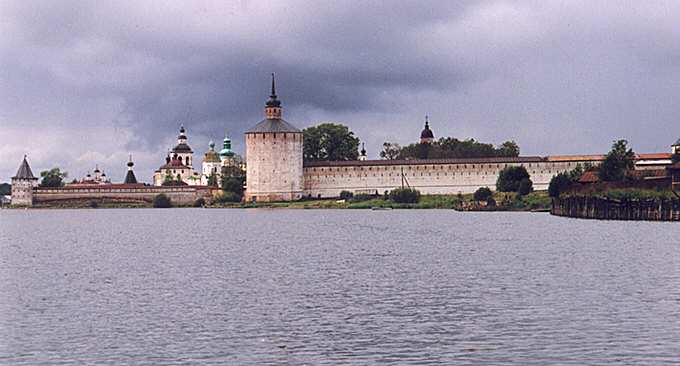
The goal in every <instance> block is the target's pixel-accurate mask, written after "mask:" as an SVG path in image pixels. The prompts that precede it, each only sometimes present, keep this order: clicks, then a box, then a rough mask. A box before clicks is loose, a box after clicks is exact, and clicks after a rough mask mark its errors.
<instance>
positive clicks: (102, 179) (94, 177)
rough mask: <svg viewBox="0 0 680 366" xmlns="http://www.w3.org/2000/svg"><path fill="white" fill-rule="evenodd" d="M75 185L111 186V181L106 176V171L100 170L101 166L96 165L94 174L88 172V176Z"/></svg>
mask: <svg viewBox="0 0 680 366" xmlns="http://www.w3.org/2000/svg"><path fill="white" fill-rule="evenodd" d="M72 184H73V183H72ZM75 184H111V180H110V179H109V178H108V177H107V176H106V173H104V170H99V165H95V168H94V170H93V171H92V174H90V172H87V174H85V176H84V177H83V178H81V179H80V181H79V182H77V183H75Z"/></svg>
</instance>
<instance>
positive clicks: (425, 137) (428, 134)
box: [420, 116, 434, 144]
mask: <svg viewBox="0 0 680 366" xmlns="http://www.w3.org/2000/svg"><path fill="white" fill-rule="evenodd" d="M433 141H434V133H433V132H432V130H431V129H430V121H429V118H428V116H425V128H424V129H423V131H422V132H421V133H420V143H421V144H431V143H432V142H433Z"/></svg>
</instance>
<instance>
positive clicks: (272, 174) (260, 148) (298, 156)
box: [245, 74, 303, 202]
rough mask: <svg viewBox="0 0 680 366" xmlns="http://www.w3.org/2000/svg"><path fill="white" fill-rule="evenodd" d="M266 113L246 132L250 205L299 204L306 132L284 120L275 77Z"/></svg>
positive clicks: (247, 196)
mask: <svg viewBox="0 0 680 366" xmlns="http://www.w3.org/2000/svg"><path fill="white" fill-rule="evenodd" d="M264 111H265V119H264V120H262V121H261V122H260V123H258V124H257V125H255V127H253V128H252V129H250V130H249V131H248V132H246V184H247V189H246V194H245V198H246V201H248V202H254V201H258V202H262V201H264V202H272V201H293V200H299V199H301V198H302V189H303V180H302V140H303V139H302V131H300V130H299V129H297V128H296V127H294V126H293V125H291V124H290V123H288V122H286V121H284V120H283V119H282V118H281V117H282V113H281V112H282V109H281V101H280V100H278V98H277V96H276V85H275V81H274V74H272V92H271V95H270V96H269V100H268V101H267V103H266V104H265V109H264Z"/></svg>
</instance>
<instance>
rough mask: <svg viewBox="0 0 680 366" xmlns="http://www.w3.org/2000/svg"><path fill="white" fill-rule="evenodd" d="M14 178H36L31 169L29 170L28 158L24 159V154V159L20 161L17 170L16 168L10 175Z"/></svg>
mask: <svg viewBox="0 0 680 366" xmlns="http://www.w3.org/2000/svg"><path fill="white" fill-rule="evenodd" d="M12 178H14V179H33V180H35V179H38V178H36V177H35V176H34V175H33V171H32V170H31V167H30V165H28V160H26V155H24V160H23V161H22V162H21V165H19V170H17V174H16V175H15V176H14V177H12Z"/></svg>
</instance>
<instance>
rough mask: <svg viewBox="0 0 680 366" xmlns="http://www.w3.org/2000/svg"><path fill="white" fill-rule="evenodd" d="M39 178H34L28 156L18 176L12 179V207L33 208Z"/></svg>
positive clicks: (18, 171) (22, 163)
mask: <svg viewBox="0 0 680 366" xmlns="http://www.w3.org/2000/svg"><path fill="white" fill-rule="evenodd" d="M37 181H38V178H36V177H35V176H33V172H32V171H31V167H30V166H29V165H28V161H27V160H26V155H24V160H23V161H22V162H21V165H20V166H19V170H17V174H16V175H15V176H14V177H12V205H13V206H32V205H33V188H34V187H35V186H36V183H37Z"/></svg>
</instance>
